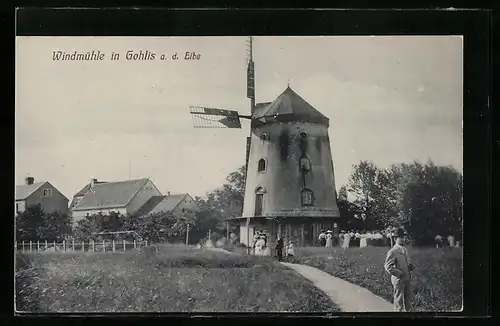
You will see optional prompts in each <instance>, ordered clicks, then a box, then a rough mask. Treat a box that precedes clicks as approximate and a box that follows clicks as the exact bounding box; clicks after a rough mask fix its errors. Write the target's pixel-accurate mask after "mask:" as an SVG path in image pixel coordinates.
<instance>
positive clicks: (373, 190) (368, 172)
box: [348, 161, 389, 229]
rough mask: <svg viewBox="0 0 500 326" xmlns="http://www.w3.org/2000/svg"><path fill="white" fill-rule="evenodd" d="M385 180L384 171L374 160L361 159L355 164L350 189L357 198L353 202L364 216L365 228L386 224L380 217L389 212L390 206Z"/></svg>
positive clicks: (359, 213) (350, 179)
mask: <svg viewBox="0 0 500 326" xmlns="http://www.w3.org/2000/svg"><path fill="white" fill-rule="evenodd" d="M385 181H386V180H385V176H384V174H383V172H382V171H381V170H380V169H378V168H377V167H376V166H375V164H373V162H369V161H361V162H360V163H359V164H357V165H354V166H353V171H352V173H351V175H350V176H349V188H348V190H349V192H351V193H352V194H353V196H354V198H355V199H354V202H353V204H354V205H355V206H356V208H357V211H358V213H357V215H358V216H359V215H361V216H362V217H363V219H364V223H363V224H364V226H365V228H368V229H375V228H378V227H382V226H383V224H384V223H383V222H384V220H383V219H379V218H378V217H380V215H383V214H387V210H388V207H389V203H388V200H387V198H386V196H385V194H384V190H383V186H384V183H385Z"/></svg>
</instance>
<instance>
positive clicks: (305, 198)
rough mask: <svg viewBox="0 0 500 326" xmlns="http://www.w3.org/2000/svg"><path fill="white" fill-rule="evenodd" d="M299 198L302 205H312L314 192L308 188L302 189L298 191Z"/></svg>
mask: <svg viewBox="0 0 500 326" xmlns="http://www.w3.org/2000/svg"><path fill="white" fill-rule="evenodd" d="M300 200H301V202H302V206H313V205H314V194H313V192H312V190H310V189H304V190H302V192H301V193H300Z"/></svg>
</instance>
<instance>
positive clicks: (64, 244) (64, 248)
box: [63, 240, 66, 251]
mask: <svg viewBox="0 0 500 326" xmlns="http://www.w3.org/2000/svg"><path fill="white" fill-rule="evenodd" d="M63 251H66V240H63Z"/></svg>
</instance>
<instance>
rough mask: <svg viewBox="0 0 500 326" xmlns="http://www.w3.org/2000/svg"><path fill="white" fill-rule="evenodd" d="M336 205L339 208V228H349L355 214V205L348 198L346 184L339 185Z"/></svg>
mask: <svg viewBox="0 0 500 326" xmlns="http://www.w3.org/2000/svg"><path fill="white" fill-rule="evenodd" d="M337 207H338V208H339V213H340V220H339V226H340V227H341V228H351V227H352V225H351V224H352V223H351V222H352V221H353V219H354V215H355V214H357V211H358V210H357V208H356V206H355V205H354V204H353V203H351V202H350V201H349V200H348V191H347V186H345V185H343V186H342V187H340V189H339V192H338V198H337Z"/></svg>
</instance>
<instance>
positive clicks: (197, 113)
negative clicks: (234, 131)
mask: <svg viewBox="0 0 500 326" xmlns="http://www.w3.org/2000/svg"><path fill="white" fill-rule="evenodd" d="M190 109H191V116H192V117H193V125H194V127H195V128H241V121H240V118H239V116H238V112H237V111H232V110H223V109H215V108H205V107H195V106H192V107H191V108H190Z"/></svg>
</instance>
